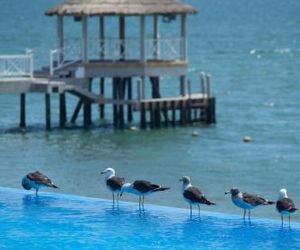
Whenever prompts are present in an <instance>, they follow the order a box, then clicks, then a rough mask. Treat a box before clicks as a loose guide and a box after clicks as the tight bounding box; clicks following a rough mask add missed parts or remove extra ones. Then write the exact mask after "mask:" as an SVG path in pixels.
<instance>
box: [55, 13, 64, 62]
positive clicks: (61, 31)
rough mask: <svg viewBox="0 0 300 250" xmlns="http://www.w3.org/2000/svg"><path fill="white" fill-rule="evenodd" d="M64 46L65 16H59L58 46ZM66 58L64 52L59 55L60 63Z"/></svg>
mask: <svg viewBox="0 0 300 250" xmlns="http://www.w3.org/2000/svg"><path fill="white" fill-rule="evenodd" d="M63 47H64V19H63V16H61V15H58V16H57V48H59V49H61V48H63ZM63 60H64V58H63V53H60V55H59V63H60V62H62V61H63Z"/></svg>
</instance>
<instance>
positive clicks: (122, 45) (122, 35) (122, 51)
mask: <svg viewBox="0 0 300 250" xmlns="http://www.w3.org/2000/svg"><path fill="white" fill-rule="evenodd" d="M125 25H126V23H125V16H120V17H119V39H120V60H125Z"/></svg>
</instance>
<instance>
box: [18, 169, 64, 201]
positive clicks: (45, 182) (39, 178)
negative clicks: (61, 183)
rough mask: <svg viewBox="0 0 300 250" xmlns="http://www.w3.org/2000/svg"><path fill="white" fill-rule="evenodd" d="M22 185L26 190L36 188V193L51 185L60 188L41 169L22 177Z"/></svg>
mask: <svg viewBox="0 0 300 250" xmlns="http://www.w3.org/2000/svg"><path fill="white" fill-rule="evenodd" d="M22 186H23V188H24V189H26V190H30V189H32V188H33V189H35V194H36V195H38V191H39V189H40V188H44V187H51V188H58V187H57V186H56V185H54V183H53V182H52V181H51V180H50V179H49V178H48V177H47V176H46V175H44V174H42V173H41V172H39V171H36V172H32V173H29V174H27V175H26V176H24V177H23V179H22Z"/></svg>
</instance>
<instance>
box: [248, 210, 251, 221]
mask: <svg viewBox="0 0 300 250" xmlns="http://www.w3.org/2000/svg"><path fill="white" fill-rule="evenodd" d="M248 220H251V211H250V210H248Z"/></svg>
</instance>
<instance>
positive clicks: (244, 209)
mask: <svg viewBox="0 0 300 250" xmlns="http://www.w3.org/2000/svg"><path fill="white" fill-rule="evenodd" d="M245 218H246V209H244V216H243V219H244V220H245Z"/></svg>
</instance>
